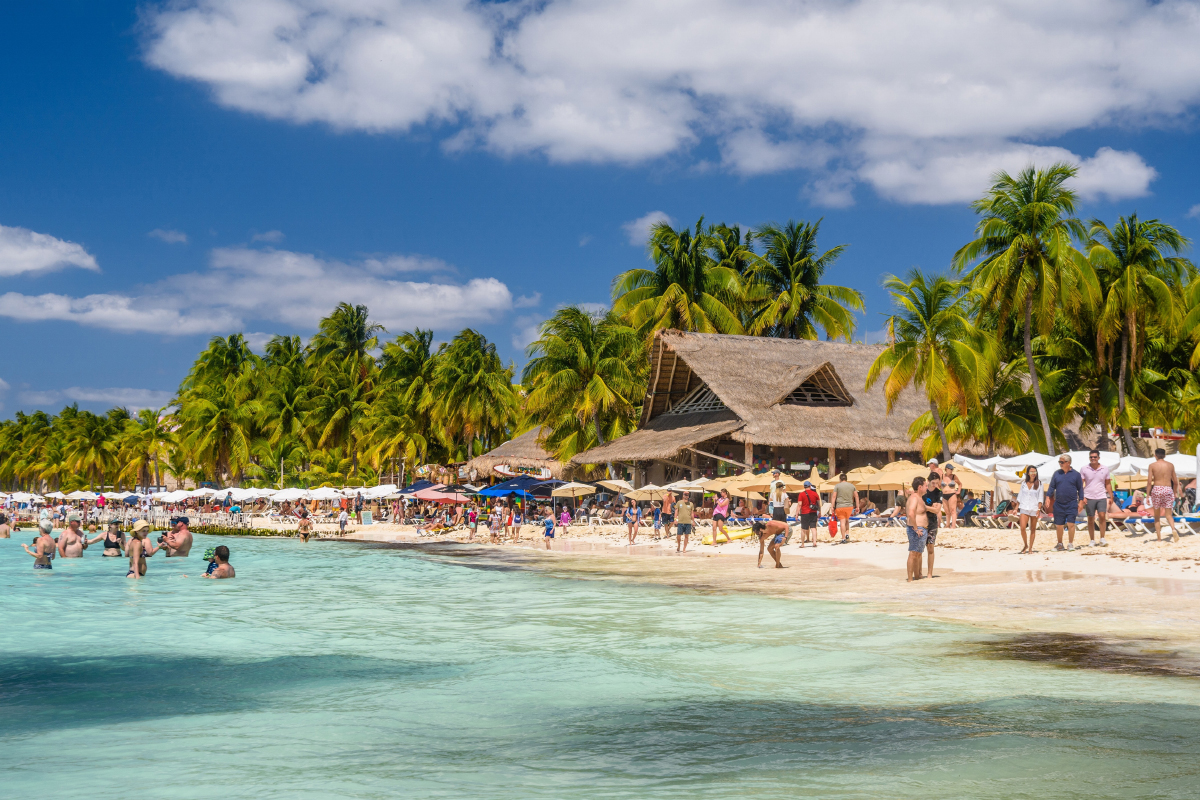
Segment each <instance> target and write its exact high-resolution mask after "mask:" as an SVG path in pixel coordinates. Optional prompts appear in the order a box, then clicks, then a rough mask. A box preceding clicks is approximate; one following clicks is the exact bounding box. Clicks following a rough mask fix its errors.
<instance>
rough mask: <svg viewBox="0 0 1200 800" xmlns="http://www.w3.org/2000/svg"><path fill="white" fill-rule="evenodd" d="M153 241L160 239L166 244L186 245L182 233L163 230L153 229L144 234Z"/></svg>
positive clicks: (184, 235)
mask: <svg viewBox="0 0 1200 800" xmlns="http://www.w3.org/2000/svg"><path fill="white" fill-rule="evenodd" d="M146 235H147V236H150V237H152V238H154V239H161V240H162V241H164V242H166V243H167V244H187V240H188V237H187V234H186V233H184V232H183V231H175V230H169V229H168V230H164V229H163V228H155V229H154V230H152V231H150V232H149V233H147V234H146Z"/></svg>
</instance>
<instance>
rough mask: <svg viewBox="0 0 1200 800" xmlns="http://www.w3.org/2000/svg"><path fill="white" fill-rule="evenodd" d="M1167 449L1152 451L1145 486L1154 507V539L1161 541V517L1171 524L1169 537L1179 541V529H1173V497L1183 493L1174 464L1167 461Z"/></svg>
mask: <svg viewBox="0 0 1200 800" xmlns="http://www.w3.org/2000/svg"><path fill="white" fill-rule="evenodd" d="M1166 459H1167V451H1166V450H1163V449H1162V448H1161V447H1160V448H1158V449H1157V450H1155V451H1154V462H1153V463H1152V464H1151V465H1150V467H1149V469H1148V470H1147V472H1148V477H1147V478H1146V486H1147V487H1148V488H1149V491H1150V505H1151V507H1153V509H1154V536H1155V537H1156V541H1159V542H1161V541H1162V518H1163V517H1164V516H1165V517H1166V518H1167V524H1169V525H1170V526H1171V539H1172V540H1173V541H1176V542H1178V541H1179V531H1178V530H1176V529H1175V497H1176V495H1180V494H1183V491H1182V490H1181V489H1180V488H1179V476H1178V475H1176V474H1175V465H1174V464H1172V463H1171V462H1170V461H1167V460H1166Z"/></svg>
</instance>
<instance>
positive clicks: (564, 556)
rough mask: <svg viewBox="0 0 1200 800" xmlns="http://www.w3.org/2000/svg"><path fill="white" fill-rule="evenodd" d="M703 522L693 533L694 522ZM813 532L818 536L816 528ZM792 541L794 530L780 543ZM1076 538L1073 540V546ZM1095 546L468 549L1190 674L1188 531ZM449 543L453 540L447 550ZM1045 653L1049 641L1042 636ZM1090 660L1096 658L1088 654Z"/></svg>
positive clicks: (602, 531) (589, 538)
mask: <svg viewBox="0 0 1200 800" xmlns="http://www.w3.org/2000/svg"><path fill="white" fill-rule="evenodd" d="M705 530H706V529H705ZM822 535H823V536H825V537H826V538H827V534H824V533H823V534H822ZM797 537H798V532H797V533H796V534H795V535H794V536H793V539H795V538H797ZM347 539H350V540H354V541H363V542H380V543H396V544H405V545H410V546H411V545H412V544H414V543H420V544H421V545H423V546H428V547H431V548H437V547H438V546H439V545H448V544H455V545H458V544H462V543H466V540H467V537H466V534H465V533H462V534H461V535H453V536H438V537H417V536H416V535H415V529H413V528H411V527H403V526H384V525H380V526H372V527H371V528H369V529H366V530H361V529H360V530H358V531H356V532H354V533H352V534H349V535H348V536H347ZM1081 539H1082V540H1083V541H1085V542H1086V540H1087V534H1086V532H1084V533H1083V534H1082V536H1080V535H1079V534H1077V535H1076V543H1077V544H1078V543H1079V542H1080V540H1081ZM1108 542H1109V546H1108V547H1105V548H1101V547H1084V548H1082V549H1077V550H1075V551H1074V552H1058V551H1054V550H1053V549H1052V548H1053V546H1054V543H1055V537H1054V534H1053V533H1049V534H1046V533H1044V532H1043V533H1039V537H1038V542H1037V546H1038V551H1037V552H1035V553H1034V554H1032V555H1021V554H1019V553H1018V551H1019V550H1020V549H1021V539H1020V535H1019V534H1018V533H1017V532H1016V531H1015V530H1013V531H999V530H992V529H979V528H960V529H957V530H954V531H942V532H941V533H940V534H939V546H938V549H937V555H936V562H935V570H934V573H935V575H936V576H937V577H936V578H933V579H929V578H926V579H924V580H921V581H918V582H915V583H906V582H905V580H904V559H905V555H906V551H907V543H906V540H905V539H904V534H903V531H902V530H901V529H899V528H875V529H859V528H855V529H854V530H853V531H852V541H851V542H850V543H847V544H839V545H832V544H828V543H822V544H820V545H819V546H817V547H815V548H813V547H805V548H803V549H802V548H800V547H799V546H798V545H797V544H794V543H793V544H789V545H787V546H785V547H784V549H783V562H784V565H785V566H786V567H787V569H784V570H778V569H774V568H768V567H767V565H768V564H770V558H769V556H768V557H765V558H764V567H763V568H762V569H758V568H756V566H755V562H756V560H757V553H758V544H757V541H756V540H754V539H748V540H740V541H735V542H734V543H732V544H727V545H722V546H720V547H713V546H707V545H700V546H695V545H693V546H691V547H690V548H689V550H688V552H687V553H686V554H682V555H677V554H676V552H675V543H674V541H673V540H667V539H665V538H664V539H662V540H658V541H655V540H653V538H652V535H651V534H640V535H639V536H638V544H637V545H636V546H634V547H629V546H628V545H626V544H625V532H624V530H623V529H620V528H618V527H617V526H594V527H573V528H571V529H569V532H568V533H566V534H565V535H564V534H563V533H562V531H561V529H559V532H558V535H557V537H556V538H555V540H554V542H553V545H552V549H551V550H549V551H546V550H545V549H544V544H543V541H542V537H541V535H540V529H537V530H535V529H534V528H533V527H532V526H526V527H525V529H524V532H523V538H522V540H521V542H520V543H519V544H517V545H512V544H506V545H490V544H487V543H486V542H478V541H476V542H475V543H474V545H475V546H476V547H478V548H482V549H484V550H490V551H495V556H496V557H497V558H503V559H505V560H506V561H510V562H513V563H517V564H525V565H528V566H530V567H531V568H537V569H540V570H550V571H555V572H560V573H561V574H563V576H564V577H568V576H569V577H573V578H585V579H596V580H626V581H636V582H647V583H655V584H660V585H670V586H678V587H680V588H686V589H691V590H698V591H711V592H756V593H763V594H770V595H773V596H780V597H794V598H798V599H807V600H814V599H815V600H825V601H833V602H839V603H853V604H858V605H860V606H861V607H862V608H863V609H864V610H870V611H884V612H887V613H890V614H898V615H904V616H910V617H921V618H929V619H938V620H945V621H952V622H959V623H967V624H971V625H977V626H980V627H983V628H987V629H991V630H1000V631H1010V632H1012V633H1014V634H1020V633H1026V634H1032V635H1063V636H1071V637H1074V636H1082V637H1096V640H1097V641H1099V642H1103V643H1104V646H1105V647H1109V648H1115V649H1114V650H1113V651H1112V652H1110V653H1109V654H1108V655H1109V656H1111V655H1113V654H1114V653H1117V652H1118V651H1119V652H1123V653H1125V654H1132V656H1133V657H1135V658H1142V659H1151V660H1154V661H1159V660H1161V661H1162V662H1163V663H1169V664H1172V665H1174V666H1173V667H1172V668H1178V669H1180V670H1182V671H1184V672H1186V673H1188V674H1193V673H1195V674H1200V566H1198V564H1200V537H1197V536H1185V537H1182V538H1181V540H1180V542H1179V543H1178V544H1170V543H1165V542H1164V543H1157V542H1155V541H1154V536H1153V533H1151V534H1150V535H1149V536H1140V537H1134V536H1127V535H1125V534H1117V535H1110V537H1109V539H1108ZM454 549H458V548H454ZM1042 644H1043V647H1042V648H1041V649H1044V650H1046V652H1045V653H1043V655H1045V656H1046V657H1047V658H1050V659H1053V658H1054V651H1055V647H1056V645H1061V644H1062V642H1061V641H1048V642H1043V643H1042ZM1101 660H1102V661H1103V660H1104V659H1103V658H1102V659H1101Z"/></svg>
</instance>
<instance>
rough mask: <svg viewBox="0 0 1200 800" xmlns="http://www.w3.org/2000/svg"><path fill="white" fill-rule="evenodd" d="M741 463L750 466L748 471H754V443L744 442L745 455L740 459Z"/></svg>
mask: <svg viewBox="0 0 1200 800" xmlns="http://www.w3.org/2000/svg"><path fill="white" fill-rule="evenodd" d="M742 461H744V462H746V463H747V464H749V465H750V466H749V467H748V469H750V470H753V469H754V442H746V454H745V456H743V457H742Z"/></svg>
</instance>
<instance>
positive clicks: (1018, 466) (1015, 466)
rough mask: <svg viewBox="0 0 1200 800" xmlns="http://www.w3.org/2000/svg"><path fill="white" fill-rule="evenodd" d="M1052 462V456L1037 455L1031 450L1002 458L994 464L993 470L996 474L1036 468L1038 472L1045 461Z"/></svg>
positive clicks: (1037, 453)
mask: <svg viewBox="0 0 1200 800" xmlns="http://www.w3.org/2000/svg"><path fill="white" fill-rule="evenodd" d="M1053 460H1054V459H1053V456H1048V455H1046V454H1045V453H1039V452H1037V451H1036V450H1033V451H1030V452H1028V453H1022V454H1021V455H1019V456H1010V457H1008V458H1002V459H1000V460H999V461H997V462H996V464H995V469H996V471H997V472H999V471H1000V470H1006V471H1008V472H1017V471H1019V470H1023V469H1025V468H1026V467H1037V468H1038V470H1039V471H1040V470H1041V467H1042V465H1043V464H1045V463H1046V462H1047V461H1053Z"/></svg>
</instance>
